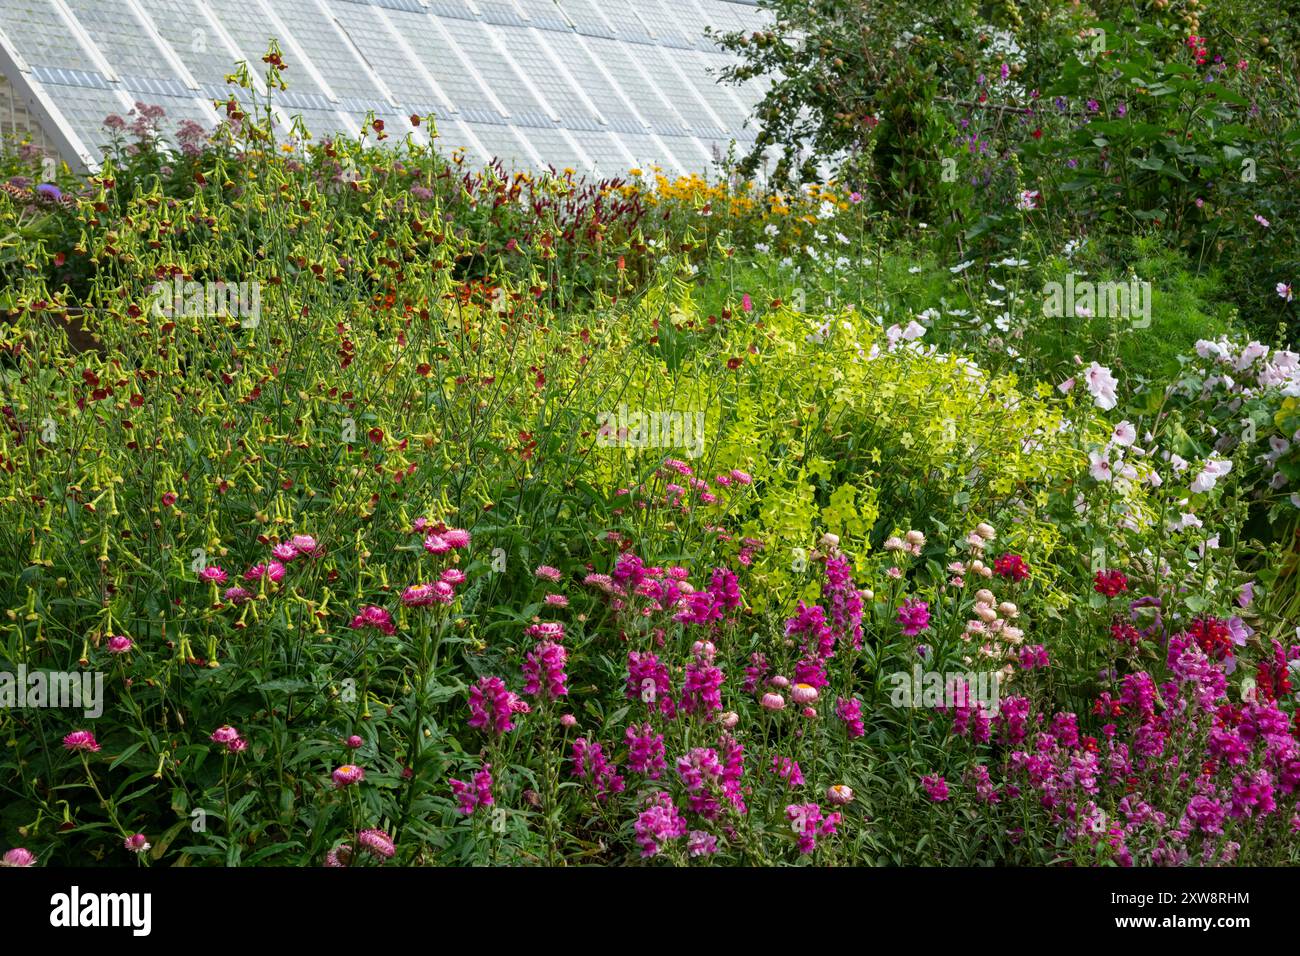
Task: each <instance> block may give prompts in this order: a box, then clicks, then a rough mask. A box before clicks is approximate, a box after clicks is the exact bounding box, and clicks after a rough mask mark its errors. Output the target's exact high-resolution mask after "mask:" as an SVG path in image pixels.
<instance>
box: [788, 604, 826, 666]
mask: <svg viewBox="0 0 1300 956" xmlns="http://www.w3.org/2000/svg"><path fill="white" fill-rule="evenodd" d="M785 634H786V637H802V638H803V641H804V643H803V652H804V654H806V655H810V656H816V657H822V658H830V657H833V656H834V655H835V632H834V631H832V630H831V628H830V626H829V625H828V624H827V623H826V610H825V608H823V607H822V606H821V605H820V604H814V605H812V606H811V607H809V606H808V605H806V604H804V603H803V601H800V602H799V605H798V610H797V613H796V614H795V616H794V617H792V618H790V619H789V620H787V621H786V622H785Z"/></svg>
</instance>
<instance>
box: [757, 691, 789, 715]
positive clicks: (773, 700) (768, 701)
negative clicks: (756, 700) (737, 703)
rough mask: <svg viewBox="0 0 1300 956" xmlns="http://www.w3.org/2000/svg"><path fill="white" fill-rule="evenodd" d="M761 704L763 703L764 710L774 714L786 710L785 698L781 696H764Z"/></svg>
mask: <svg viewBox="0 0 1300 956" xmlns="http://www.w3.org/2000/svg"><path fill="white" fill-rule="evenodd" d="M760 703H762V705H763V709H764V710H768V711H772V712H776V711H778V710H785V698H784V697H782V696H781V695H780V694H764V695H763V699H762V701H761V702H760Z"/></svg>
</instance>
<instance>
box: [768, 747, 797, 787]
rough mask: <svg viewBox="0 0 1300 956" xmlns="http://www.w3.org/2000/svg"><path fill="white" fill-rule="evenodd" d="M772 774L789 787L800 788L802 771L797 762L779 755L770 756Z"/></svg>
mask: <svg viewBox="0 0 1300 956" xmlns="http://www.w3.org/2000/svg"><path fill="white" fill-rule="evenodd" d="M772 772H773V773H774V774H776V775H777V776H778V777H780V778H781V779H782V780H784V781H785V782H786V785H787V786H789V787H802V786H803V783H804V779H803V771H802V770H800V769H799V764H798V762H797V761H795V760H792V759H791V758H789V757H782V756H781V755H779V754H773V755H772Z"/></svg>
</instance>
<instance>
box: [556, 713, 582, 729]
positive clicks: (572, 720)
mask: <svg viewBox="0 0 1300 956" xmlns="http://www.w3.org/2000/svg"><path fill="white" fill-rule="evenodd" d="M560 726H562V727H576V726H578V718H577V717H574V716H573V715H572V714H565V715H564V716H563V717H561V718H560Z"/></svg>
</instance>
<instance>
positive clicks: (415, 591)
mask: <svg viewBox="0 0 1300 956" xmlns="http://www.w3.org/2000/svg"><path fill="white" fill-rule="evenodd" d="M433 602H434V592H433V585H432V584H412V585H411V586H410V587H408V588H405V589H403V591H402V603H403V604H404V605H406V606H407V607H428V606H429V605H430V604H432V603H433Z"/></svg>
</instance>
